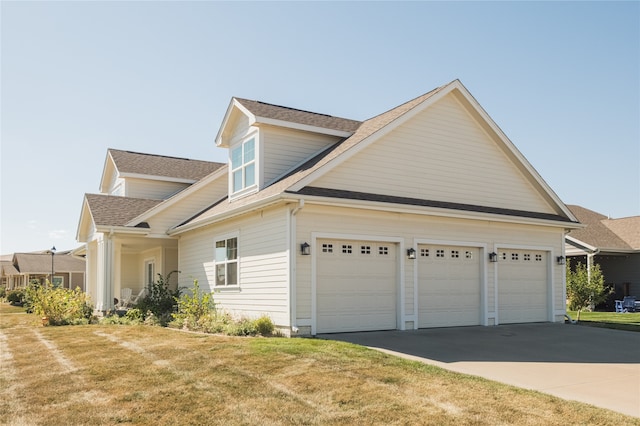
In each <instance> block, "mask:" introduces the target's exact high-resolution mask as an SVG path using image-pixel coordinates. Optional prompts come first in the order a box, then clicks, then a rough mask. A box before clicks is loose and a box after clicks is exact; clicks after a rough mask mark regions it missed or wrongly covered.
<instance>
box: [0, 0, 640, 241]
mask: <svg viewBox="0 0 640 426" xmlns="http://www.w3.org/2000/svg"><path fill="white" fill-rule="evenodd" d="M0 13H1V37H2V39H1V50H0V52H1V53H0V55H1V57H0V59H1V88H0V89H1V110H0V118H1V123H0V124H1V134H0V137H1V144H2V145H1V151H0V155H1V169H2V170H1V182H0V184H1V194H0V195H1V199H0V202H1V217H0V219H1V223H0V231H1V234H2V235H1V244H0V253H2V254H7V253H12V252H20V251H33V250H41V249H47V248H49V247H51V246H52V245H55V246H56V247H57V248H58V250H63V249H71V248H75V247H77V246H78V244H77V243H76V241H75V235H76V230H77V224H78V220H79V216H80V209H81V205H82V200H83V195H84V193H87V192H88V193H97V192H99V190H98V184H99V182H100V177H101V173H102V168H103V165H104V161H105V157H106V151H107V148H118V149H125V150H131V151H138V152H147V153H154V154H163V155H172V156H179V157H188V158H195V159H203V160H212V161H226V154H227V153H226V151H225V150H222V149H218V148H216V147H215V143H214V138H215V135H216V132H217V130H218V127H219V125H220V121H221V119H222V117H223V115H224V112H225V110H226V108H227V106H228V104H229V101H230V99H231V97H232V96H239V97H245V98H250V99H258V100H262V101H265V102H270V103H275V104H280V105H286V106H291V107H295V108H300V109H305V110H310V111H316V112H321V113H326V114H331V115H335V116H341V117H346V118H352V119H359V120H362V119H366V118H369V117H371V116H374V115H377V114H379V113H381V112H384V111H386V110H388V109H390V108H392V107H394V106H396V105H399V104H401V103H403V102H405V101H407V100H409V99H412V98H414V97H416V96H418V95H420V94H423V93H425V92H427V91H429V90H431V89H433V88H435V87H437V86H440V85H442V84H445V83H448V82H450V81H451V80H454V79H456V78H459V79H461V81H462V82H463V84H464V85H465V86H466V87H467V88H468V89H469V90H470V91H471V93H472V94H473V95H474V96H475V98H476V99H477V100H478V101H479V102H480V104H481V105H482V106H483V107H484V108H485V110H486V111H487V112H488V113H489V115H490V116H491V117H492V118H493V119H494V120H495V121H496V123H497V124H498V125H499V126H500V127H501V128H502V130H503V131H504V132H505V133H506V134H507V135H508V136H509V138H510V139H511V140H512V141H513V142H514V143H515V145H516V146H517V147H518V149H520V151H521V152H522V153H523V154H524V155H525V157H527V159H528V160H529V161H530V162H531V164H532V165H533V166H534V167H535V168H536V169H537V170H538V172H539V173H540V174H541V175H542V177H543V178H544V179H545V180H546V181H547V183H548V184H549V185H550V186H551V187H552V188H553V189H554V191H555V192H556V193H557V194H558V195H559V196H560V198H561V199H562V200H563V201H564V202H565V203H567V204H580V205H582V206H584V207H587V208H589V209H592V210H596V211H598V212H601V213H604V214H609V215H611V216H612V217H625V216H633V215H639V214H640V3H639V2H407V3H399V2H393V3H386V2H373V3H368V2H319V3H310V2H282V3H271V2H256V3H254V2H235V3H224V2H90V1H87V2H10V1H2V2H1V3H0ZM496 184H497V185H498V184H499V182H496Z"/></svg>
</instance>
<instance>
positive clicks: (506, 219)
mask: <svg viewBox="0 0 640 426" xmlns="http://www.w3.org/2000/svg"><path fill="white" fill-rule="evenodd" d="M288 195H290V196H291V195H294V194H288ZM305 203H306V204H307V205H309V204H317V205H325V206H334V207H344V208H357V209H364V210H376V211H386V212H393V213H406V214H416V215H423V216H439V217H446V218H455V219H470V220H482V221H490V222H502V223H516V224H521V225H523V224H527V225H545V226H551V227H555V228H563V229H574V228H582V227H583V226H581V224H576V223H570V222H563V221H559V220H558V221H554V220H549V219H538V218H532V217H525V216H509V215H501V214H497V213H485V212H474V211H465V210H455V209H447V208H442V207H428V206H404V205H398V204H393V203H384V202H379V201H367V200H350V199H338V198H331V197H319V196H313V197H309V196H305Z"/></svg>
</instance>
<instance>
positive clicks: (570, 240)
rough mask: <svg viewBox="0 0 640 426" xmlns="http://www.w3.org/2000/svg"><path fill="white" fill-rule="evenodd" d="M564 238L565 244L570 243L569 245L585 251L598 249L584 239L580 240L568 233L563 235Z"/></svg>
mask: <svg viewBox="0 0 640 426" xmlns="http://www.w3.org/2000/svg"><path fill="white" fill-rule="evenodd" d="M564 240H565V242H566V243H567V244H570V245H572V246H574V247H577V248H579V249H583V250H585V251H590V252H595V251H597V250H598V248H597V247H594V246H592V245H590V244H587V243H585V242H584V241H580V240H579V239H577V238H573V237H571V236H569V235H565V237H564Z"/></svg>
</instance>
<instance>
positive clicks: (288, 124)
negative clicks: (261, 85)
mask: <svg viewBox="0 0 640 426" xmlns="http://www.w3.org/2000/svg"><path fill="white" fill-rule="evenodd" d="M252 124H253V125H257V126H259V125H260V124H265V125H270V126H277V127H284V128H288V129H294V130H302V131H304V132H311V133H320V134H323V135H329V136H338V137H341V138H348V137H349V136H351V135H353V132H348V131H346V130H337V129H329V128H326V127H319V126H311V125H308V124H300V123H295V122H293V121H285V120H277V119H275V118H267V117H260V116H256V117H255V122H254V123H252Z"/></svg>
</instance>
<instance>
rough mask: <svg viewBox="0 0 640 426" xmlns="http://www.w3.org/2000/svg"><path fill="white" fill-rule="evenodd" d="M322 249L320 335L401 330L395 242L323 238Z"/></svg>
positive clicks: (318, 285) (319, 263) (319, 259)
mask: <svg viewBox="0 0 640 426" xmlns="http://www.w3.org/2000/svg"><path fill="white" fill-rule="evenodd" d="M317 250H318V251H317V253H318V257H317V277H316V288H317V291H316V293H317V294H316V297H317V299H316V300H317V332H318V333H335V332H348V331H370V330H389V329H395V328H397V326H396V300H397V276H398V274H397V258H396V248H395V245H394V244H391V243H384V242H375V243H374V242H368V241H367V242H358V241H340V240H333V241H330V240H319V241H318V246H317Z"/></svg>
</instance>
